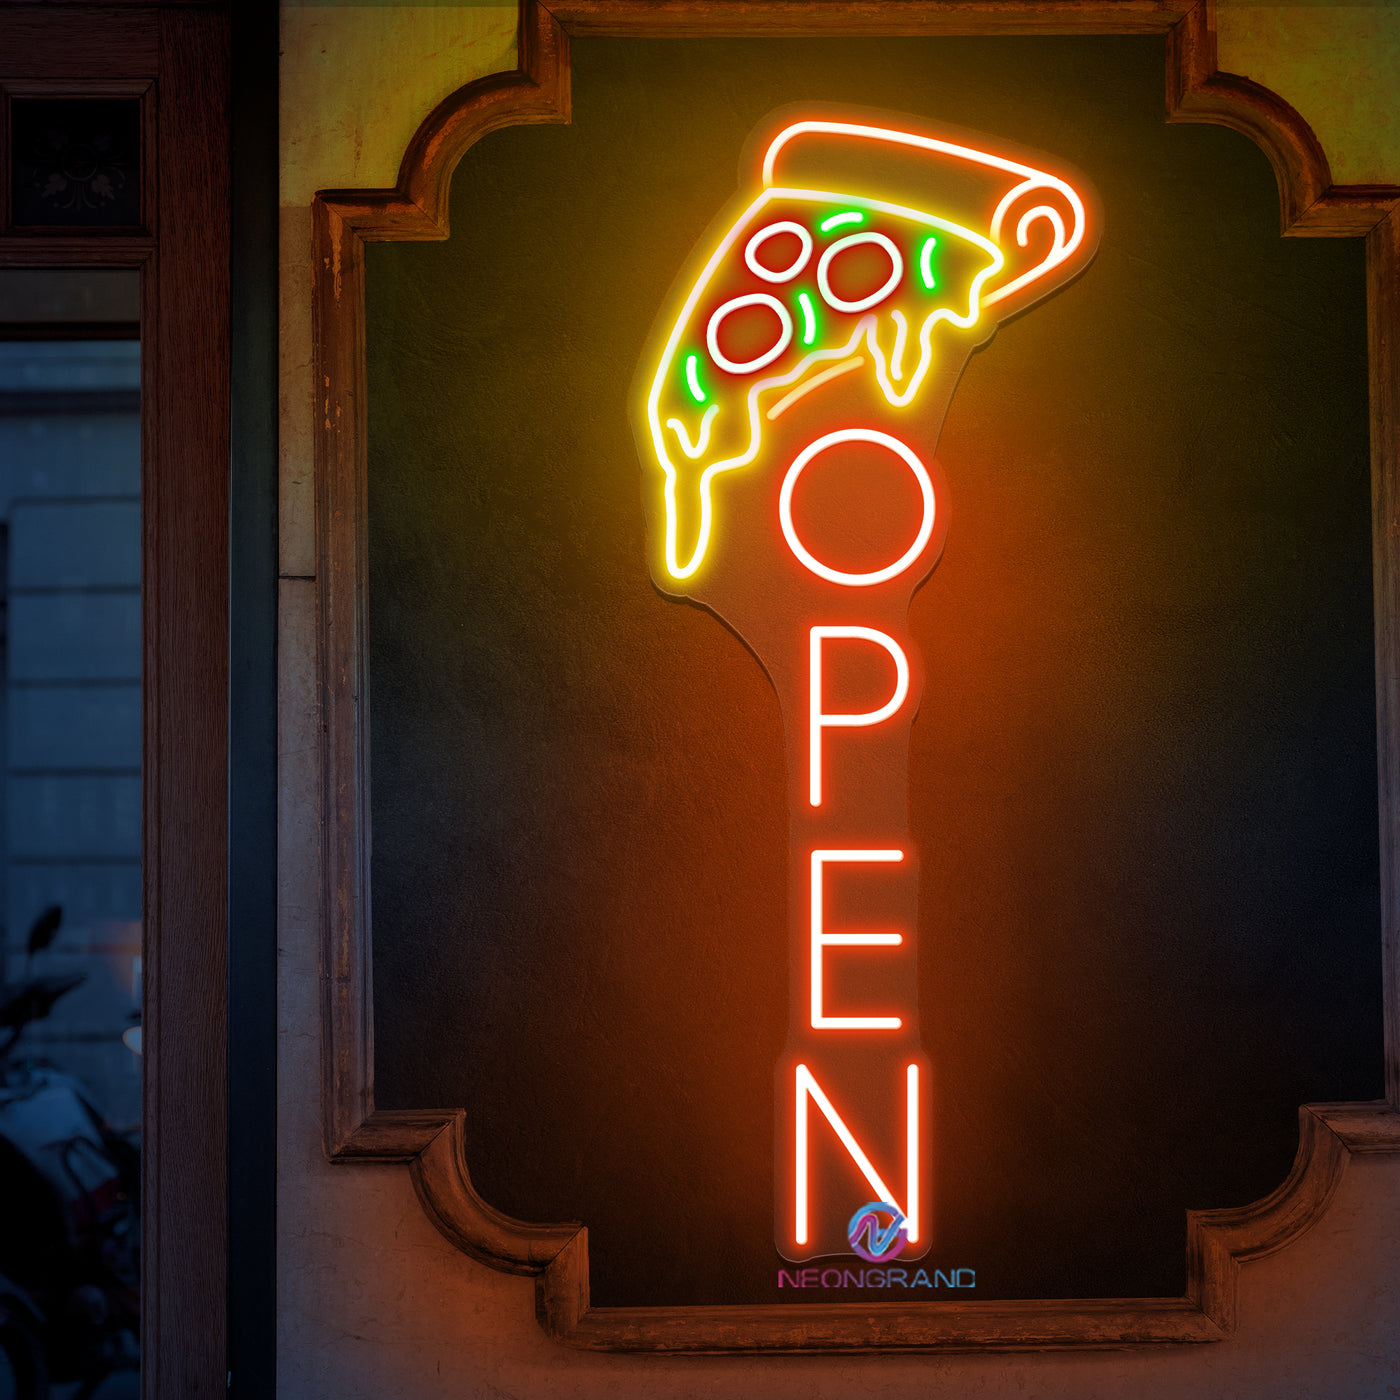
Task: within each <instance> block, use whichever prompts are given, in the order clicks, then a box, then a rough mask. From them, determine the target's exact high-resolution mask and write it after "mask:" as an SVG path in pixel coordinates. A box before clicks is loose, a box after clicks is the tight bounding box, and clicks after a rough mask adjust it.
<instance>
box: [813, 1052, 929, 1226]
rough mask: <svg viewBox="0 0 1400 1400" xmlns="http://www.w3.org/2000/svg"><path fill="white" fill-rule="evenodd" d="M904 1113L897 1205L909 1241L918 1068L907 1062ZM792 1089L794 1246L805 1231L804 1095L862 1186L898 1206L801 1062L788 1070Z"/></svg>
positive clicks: (914, 1207) (914, 1205) (915, 1198)
mask: <svg viewBox="0 0 1400 1400" xmlns="http://www.w3.org/2000/svg"><path fill="white" fill-rule="evenodd" d="M906 1084H907V1086H908V1088H907V1091H906V1099H905V1104H906V1113H907V1118H906V1120H905V1145H906V1146H905V1160H906V1163H907V1165H908V1167H909V1179H908V1181H907V1182H906V1183H905V1194H906V1197H907V1202H908V1203H907V1205H905V1206H903V1207H901V1209H902V1210H903V1212H904V1216H905V1220H906V1222H907V1223H906V1226H905V1229H906V1231H907V1233H908V1239H909V1241H910V1243H911V1244H912V1243H913V1242H914V1241H916V1240H917V1239H918V1238H919V1210H920V1206H921V1202H920V1200H919V1188H918V1179H919V1174H918V1170H917V1168H918V1160H919V1095H918V1084H919V1067H918V1065H914V1064H911V1065H910V1066H909V1068H908V1070H907V1072H906ZM793 1087H794V1089H795V1091H796V1102H795V1105H794V1106H795V1109H796V1114H795V1116H796V1123H797V1132H796V1146H795V1152H794V1160H793V1167H794V1172H793V1183H794V1189H793V1239H794V1240H795V1241H796V1242H797V1243H798V1244H799V1245H805V1244H806V1243H807V1240H808V1238H809V1236H810V1234H811V1227H810V1214H811V1209H810V1208H811V1183H810V1172H809V1167H808V1155H809V1152H808V1136H809V1132H808V1128H809V1125H808V1113H807V1100H808V1099H809V1098H810V1099H811V1100H812V1101H813V1102H814V1103H815V1104H816V1105H817V1107H818V1108H819V1109H821V1111H822V1116H823V1117H824V1118H825V1119H826V1121H827V1122H828V1123H829V1124H830V1125H831V1127H832V1128H833V1130H834V1131H835V1133H836V1136H837V1137H838V1138H839V1139H840V1140H841V1146H842V1147H844V1148H845V1149H846V1151H847V1152H848V1153H849V1154H850V1157H851V1160H852V1161H853V1162H854V1163H855V1164H856V1167H857V1169H858V1170H859V1171H860V1174H861V1175H862V1176H863V1177H864V1178H865V1180H866V1183H867V1185H869V1187H870V1189H871V1190H872V1191H873V1192H874V1193H875V1199H876V1200H879V1201H888V1202H889V1203H890V1204H891V1205H895V1206H897V1205H899V1202H898V1201H896V1200H895V1197H894V1192H892V1191H891V1190H890V1188H889V1187H888V1186H886V1185H885V1183H884V1182H883V1181H882V1180H881V1179H880V1174H879V1173H878V1172H877V1171H876V1170H875V1168H874V1166H873V1165H872V1164H871V1161H870V1158H869V1157H868V1156H866V1154H865V1149H864V1148H863V1147H861V1145H860V1143H859V1142H857V1141H856V1138H855V1134H854V1133H852V1132H851V1130H850V1129H849V1128H848V1127H847V1126H846V1122H845V1119H843V1118H842V1117H841V1115H840V1114H839V1113H838V1112H837V1111H836V1109H835V1107H834V1106H833V1104H832V1102H831V1100H830V1099H829V1098H827V1096H826V1094H825V1093H823V1092H822V1087H821V1085H820V1084H818V1083H817V1081H816V1079H815V1078H814V1077H813V1075H812V1072H811V1070H809V1069H808V1068H807V1066H806V1065H804V1064H799V1065H796V1066H795V1067H794V1070H793Z"/></svg>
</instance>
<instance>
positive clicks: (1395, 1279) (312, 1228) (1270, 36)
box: [278, 4, 1400, 1400]
mask: <svg viewBox="0 0 1400 1400" xmlns="http://www.w3.org/2000/svg"><path fill="white" fill-rule="evenodd" d="M513 21H514V12H513V9H511V8H510V7H500V6H497V7H484V6H462V7H452V6H399V5H378V6H342V7H337V6H332V5H323V4H318V5H307V6H287V7H286V8H285V9H284V12H283V58H282V63H283V68H282V103H281V120H282V143H283V171H282V203H283V212H282V237H283V248H282V279H283V282H282V330H281V341H282V344H281V355H282V369H281V374H282V383H281V453H282V521H281V533H282V541H281V550H282V573H283V580H282V583H281V642H280V657H281V671H280V688H281V780H280V816H279V820H280V832H279V891H280V893H279V909H280V936H279V943H280V978H279V990H280V1011H279V1016H280V1047H279V1069H278V1073H279V1100H280V1112H279V1143H278V1154H279V1198H278V1219H279V1226H278V1228H279V1279H278V1295H279V1296H278V1315H279V1331H280V1336H279V1395H281V1396H282V1397H284V1400H330V1397H337V1400H390V1398H391V1397H403V1400H438V1397H448V1396H452V1397H482V1398H483V1400H486V1397H492V1398H493V1400H501V1398H502V1397H525V1396H539V1395H551V1396H561V1397H574V1396H577V1397H594V1396H599V1395H602V1394H608V1395H610V1396H615V1397H638V1400H640V1398H641V1397H648V1400H652V1398H653V1397H655V1398H657V1400H660V1398H661V1397H668V1398H669V1397H684V1396H702V1395H703V1396H724V1397H736V1400H737V1398H738V1397H748V1396H754V1395H760V1394H762V1395H767V1396H773V1397H780V1400H785V1398H786V1397H794V1400H795V1397H799V1396H801V1397H828V1396H830V1397H836V1396H846V1395H851V1394H868V1395H870V1396H874V1397H881V1400H895V1397H901V1398H902V1397H906V1396H908V1397H913V1396H916V1395H920V1396H922V1395H930V1394H949V1395H953V1394H956V1395H959V1396H967V1397H989V1398H990V1397H1012V1396H1018V1397H1026V1396H1038V1397H1044V1400H1051V1397H1066V1400H1068V1397H1075V1398H1076V1400H1093V1397H1100V1396H1102V1397H1110V1396H1117V1397H1121V1396H1132V1397H1135V1398H1140V1400H1173V1398H1174V1397H1188V1396H1200V1395H1229V1396H1233V1397H1241V1398H1243V1397H1256V1396H1257V1397H1261V1400H1262V1397H1275V1396H1282V1395H1287V1396H1290V1397H1298V1400H1305V1398H1309V1397H1317V1400H1332V1398H1333V1397H1341V1396H1346V1397H1355V1400H1361V1398H1362V1397H1369V1396H1384V1395H1393V1394H1396V1393H1400V1342H1398V1341H1397V1338H1396V1329H1395V1327H1394V1318H1395V1317H1396V1315H1397V1308H1398V1307H1400V1160H1396V1159H1389V1158H1371V1159H1364V1158H1363V1159H1355V1160H1354V1161H1353V1163H1352V1164H1351V1166H1350V1167H1349V1168H1348V1171H1347V1173H1346V1175H1345V1177H1344V1180H1343V1182H1342V1185H1341V1188H1340V1189H1339V1191H1338V1194H1337V1197H1336V1199H1335V1201H1334V1203H1333V1205H1332V1208H1331V1210H1330V1211H1329V1213H1328V1214H1327V1216H1326V1218H1325V1219H1324V1220H1323V1222H1322V1223H1321V1224H1320V1225H1318V1226H1317V1227H1316V1228H1315V1229H1314V1230H1312V1231H1311V1232H1310V1233H1309V1234H1308V1235H1306V1236H1305V1237H1304V1238H1303V1239H1302V1240H1300V1241H1298V1242H1297V1243H1296V1244H1295V1245H1294V1246H1292V1247H1291V1248H1289V1249H1288V1250H1286V1251H1284V1252H1282V1253H1280V1254H1277V1255H1274V1256H1273V1257H1271V1258H1269V1259H1266V1260H1263V1261H1260V1262H1258V1263H1256V1264H1252V1265H1250V1266H1248V1267H1247V1268H1246V1269H1245V1270H1244V1273H1243V1280H1242V1285H1241V1319H1242V1324H1241V1328H1240V1331H1239V1334H1238V1335H1237V1336H1236V1337H1235V1338H1234V1339H1233V1340H1231V1341H1230V1342H1228V1343H1226V1344H1223V1345H1219V1346H1212V1347H1201V1348H1183V1349H1179V1350H1177V1349H1169V1350H1152V1351H1140V1352H1104V1353H1077V1354H1065V1355H968V1356H949V1357H926V1358H909V1359H906V1358H896V1357H868V1358H850V1359H836V1358H829V1359H828V1358H769V1359H764V1360H755V1359H746V1358H695V1359H671V1360H661V1359H656V1358H646V1357H616V1356H606V1355H592V1354H587V1353H578V1352H572V1351H568V1350H565V1349H563V1348H560V1347H558V1346H556V1345H554V1344H553V1343H550V1342H549V1341H548V1340H547V1339H546V1338H545V1337H544V1335H543V1334H542V1333H541V1332H540V1330H539V1328H538V1326H537V1324H536V1323H535V1320H534V1317H533V1302H532V1284H531V1282H530V1281H529V1280H528V1279H523V1278H516V1277H511V1276H507V1275H504V1274H498V1273H494V1272H492V1271H491V1270H489V1269H487V1268H485V1267H483V1266H481V1265H478V1264H476V1263H474V1262H473V1261H471V1260H469V1259H467V1258H465V1257H464V1256H462V1255H461V1254H459V1253H457V1252H456V1251H454V1250H453V1249H452V1248H451V1247H449V1245H448V1244H447V1243H446V1241H445V1240H443V1239H442V1238H441V1237H440V1236H439V1235H438V1234H437V1233H436V1232H435V1230H434V1229H433V1228H432V1226H431V1225H430V1224H429V1223H428V1221H427V1219H426V1217H425V1216H424V1215H423V1212H422V1210H421V1209H420V1207H419V1205H418V1203H417V1200H416V1198H415V1197H414V1194H413V1190H412V1187H411V1185H410V1182H409V1178H408V1174H407V1172H406V1171H405V1170H404V1169H403V1168H401V1167H397V1166H369V1167H331V1166H329V1165H328V1164H327V1163H326V1161H325V1158H324V1156H323V1154H322V1151H321V1144H320V1136H319V1133H320V1102H319V1097H320V1079H319V1073H320V1028H319V997H320V978H319V968H318V955H317V927H316V905H317V898H318V889H319V873H318V868H317V858H318V836H317V829H316V801H317V794H318V792H319V788H320V782H321V773H320V770H319V764H318V741H319V728H318V723H317V716H316V709H315V695H316V688H315V671H314V667H315V617H316V600H315V582H314V554H313V525H314V522H313V516H312V498H311V455H312V454H311V443H312V431H313V427H314V423H315V402H314V399H315V395H314V385H313V383H312V379H311V320H310V279H311V259H310V214H309V201H310V198H311V195H312V194H313V192H314V191H315V190H316V189H318V188H332V187H334V188H345V187H353V186H363V187H382V186H385V185H389V184H392V183H393V180H394V177H395V174H396V172H397V169H398V163H399V160H400V158H401V156H402V152H403V149H404V146H405V145H406V144H407V141H408V140H409V138H410V137H411V135H412V133H413V131H414V130H415V129H416V127H417V125H418V123H419V122H420V121H421V120H422V119H423V117H424V116H426V115H427V113H428V112H429V111H431V110H432V108H433V107H434V106H435V105H436V104H437V103H438V102H439V101H441V100H442V98H443V97H445V96H446V95H447V94H449V93H450V92H452V91H453V90H455V88H457V87H458V86H460V85H461V84H462V83H464V82H467V81H469V80H470V79H471V78H473V77H476V76H479V75H481V74H483V73H486V72H491V71H496V70H498V69H501V68H507V67H510V66H511V65H512V64H513V62H514V39H513V34H512V28H513ZM1221 21H1222V22H1221V59H1222V66H1223V67H1225V68H1227V69H1229V70H1231V71H1235V72H1242V73H1244V74H1246V75H1247V76H1250V77H1254V78H1256V79H1257V80H1259V81H1261V82H1265V83H1267V84H1269V85H1271V86H1275V88H1276V90H1277V91H1279V92H1280V93H1281V94H1282V95H1283V96H1284V97H1286V98H1287V99H1288V100H1289V101H1291V102H1293V103H1294V104H1295V105H1297V106H1298V107H1299V110H1300V111H1302V112H1303V114H1304V116H1305V117H1307V119H1308V120H1309V121H1311V122H1313V123H1314V124H1315V126H1316V128H1317V130H1318V132H1319V134H1320V135H1321V136H1322V139H1323V142H1324V145H1325V147H1326V149H1327V151H1328V155H1329V158H1330V159H1331V161H1332V167H1333V172H1334V176H1335V178H1337V179H1338V180H1340V181H1348V182H1351V181H1375V180H1386V181H1397V182H1400V141H1398V140H1397V133H1396V128H1395V118H1394V116H1393V113H1392V111H1391V109H1390V107H1389V106H1388V103H1389V99H1390V93H1391V91H1393V74H1394V72H1395V71H1396V61H1395V55H1396V52H1397V48H1400V35H1398V34H1397V24H1396V18H1395V12H1394V11H1393V10H1392V9H1390V8H1388V7H1384V6H1371V7H1340V8H1339V7H1311V6H1298V5H1288V6H1279V7H1277V8H1274V9H1263V8H1259V7H1248V8H1247V9H1245V8H1240V9H1237V10H1232V11H1229V12H1225V11H1224V10H1223V11H1222V15H1221Z"/></svg>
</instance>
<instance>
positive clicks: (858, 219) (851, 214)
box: [817, 209, 865, 233]
mask: <svg viewBox="0 0 1400 1400" xmlns="http://www.w3.org/2000/svg"><path fill="white" fill-rule="evenodd" d="M864 222H865V215H864V214H862V213H861V212H860V210H859V209H848V210H847V211H846V212H845V213H844V214H828V215H827V217H826V218H824V219H823V220H822V221H821V223H819V224H818V225H817V227H818V228H819V229H821V231H822V232H823V233H830V232H831V230H832V229H834V228H841V227H842V225H844V224H863V223H864Z"/></svg>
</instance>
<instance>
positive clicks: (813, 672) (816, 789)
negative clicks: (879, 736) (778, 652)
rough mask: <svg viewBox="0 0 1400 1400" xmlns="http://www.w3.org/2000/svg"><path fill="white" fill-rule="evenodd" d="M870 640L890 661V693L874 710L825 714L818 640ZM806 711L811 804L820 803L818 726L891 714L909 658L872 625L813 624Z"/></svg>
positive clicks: (850, 725) (875, 720)
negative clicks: (891, 686) (891, 662)
mask: <svg viewBox="0 0 1400 1400" xmlns="http://www.w3.org/2000/svg"><path fill="white" fill-rule="evenodd" d="M828 637H833V638H838V639H840V640H843V641H844V640H850V641H862V642H874V643H875V645H876V646H880V647H884V649H885V650H886V651H887V652H889V654H890V656H891V658H892V659H893V661H894V670H895V683H894V694H893V695H891V696H890V698H889V699H888V700H887V701H886V702H885V703H884V704H883V705H881V706H880V708H879V709H878V710H867V711H865V712H863V713H859V714H834V715H829V714H827V713H826V712H825V711H824V710H823V709H822V643H823V642H824V641H825V640H826V639H827V638H828ZM810 648H811V660H810V683H811V689H810V696H811V700H810V713H809V722H808V734H809V741H810V744H811V792H810V798H811V804H812V806H813V807H820V806H821V805H822V730H823V729H864V728H865V727H867V726H868V725H872V724H879V723H880V722H881V721H882V720H887V719H889V717H890V716H891V715H893V714H895V713H896V712H897V711H898V709H899V707H900V706H901V705H903V704H904V701H905V697H906V696H907V695H908V694H909V658H908V657H906V656H905V654H904V652H903V650H902V648H901V647H900V645H899V643H898V642H896V641H895V639H894V638H893V637H891V636H889V635H888V634H887V633H885V632H878V631H876V630H875V628H873V627H813V628H812V631H811V637H810Z"/></svg>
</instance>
